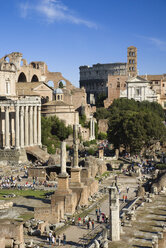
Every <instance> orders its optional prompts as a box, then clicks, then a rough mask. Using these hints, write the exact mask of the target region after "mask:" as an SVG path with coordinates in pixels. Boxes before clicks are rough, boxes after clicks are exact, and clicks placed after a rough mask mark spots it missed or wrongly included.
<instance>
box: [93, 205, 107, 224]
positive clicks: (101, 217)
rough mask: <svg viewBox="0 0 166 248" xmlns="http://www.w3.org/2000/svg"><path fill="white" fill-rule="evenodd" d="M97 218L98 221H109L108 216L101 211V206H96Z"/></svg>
mask: <svg viewBox="0 0 166 248" xmlns="http://www.w3.org/2000/svg"><path fill="white" fill-rule="evenodd" d="M95 212H96V218H97V223H108V216H106V215H105V214H104V213H102V212H101V209H100V207H99V208H96V210H95Z"/></svg>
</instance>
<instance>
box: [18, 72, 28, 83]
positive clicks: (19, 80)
mask: <svg viewBox="0 0 166 248" xmlns="http://www.w3.org/2000/svg"><path fill="white" fill-rule="evenodd" d="M18 82H27V78H26V76H25V74H24V73H23V72H21V73H20V75H19V77H18Z"/></svg>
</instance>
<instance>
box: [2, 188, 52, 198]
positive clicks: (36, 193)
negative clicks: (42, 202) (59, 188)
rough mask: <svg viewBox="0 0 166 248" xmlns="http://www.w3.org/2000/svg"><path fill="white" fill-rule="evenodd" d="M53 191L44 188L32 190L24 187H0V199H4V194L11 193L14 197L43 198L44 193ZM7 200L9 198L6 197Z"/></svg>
mask: <svg viewBox="0 0 166 248" xmlns="http://www.w3.org/2000/svg"><path fill="white" fill-rule="evenodd" d="M51 192H53V191H45V190H32V189H26V190H18V189H1V190H0V200H4V199H6V198H4V197H3V196H4V195H11V194H15V195H16V197H18V196H23V197H28V196H32V197H33V198H41V199H43V198H45V197H46V194H48V193H51ZM7 199H8V200H9V199H11V198H7Z"/></svg>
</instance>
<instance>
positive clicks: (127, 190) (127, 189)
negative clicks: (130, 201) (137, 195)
mask: <svg viewBox="0 0 166 248" xmlns="http://www.w3.org/2000/svg"><path fill="white" fill-rule="evenodd" d="M126 192H127V194H128V192H129V187H128V186H127V187H126Z"/></svg>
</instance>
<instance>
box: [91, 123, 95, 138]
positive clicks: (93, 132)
mask: <svg viewBox="0 0 166 248" xmlns="http://www.w3.org/2000/svg"><path fill="white" fill-rule="evenodd" d="M92 123H93V140H94V139H95V120H94V119H93V122H92Z"/></svg>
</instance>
